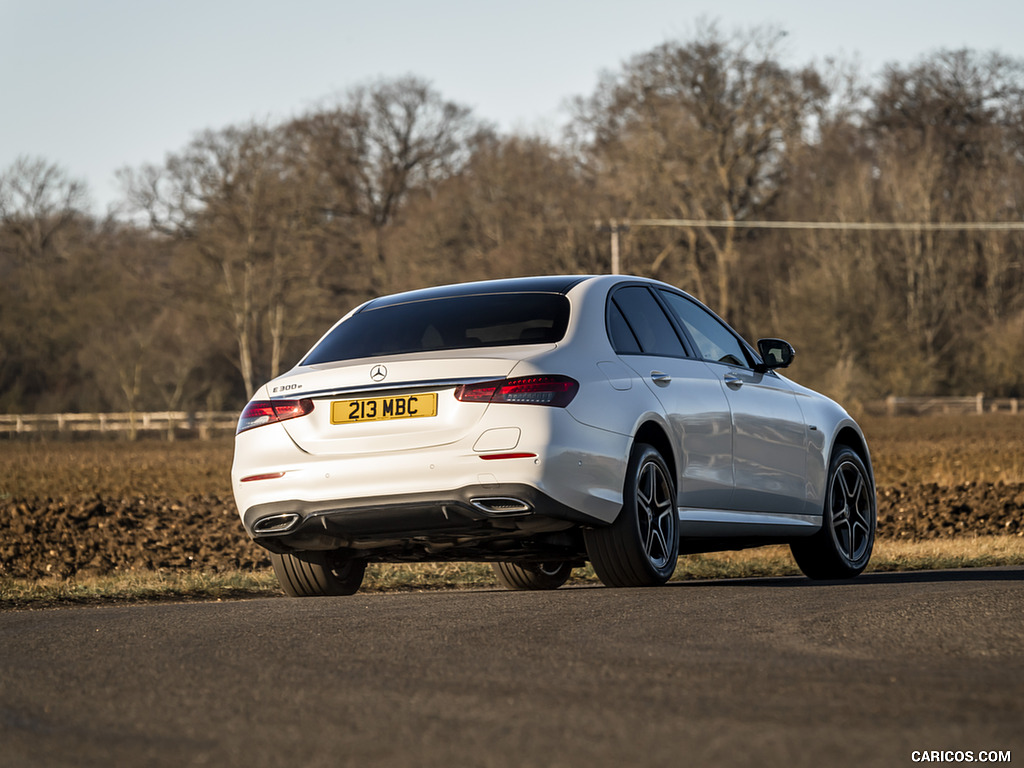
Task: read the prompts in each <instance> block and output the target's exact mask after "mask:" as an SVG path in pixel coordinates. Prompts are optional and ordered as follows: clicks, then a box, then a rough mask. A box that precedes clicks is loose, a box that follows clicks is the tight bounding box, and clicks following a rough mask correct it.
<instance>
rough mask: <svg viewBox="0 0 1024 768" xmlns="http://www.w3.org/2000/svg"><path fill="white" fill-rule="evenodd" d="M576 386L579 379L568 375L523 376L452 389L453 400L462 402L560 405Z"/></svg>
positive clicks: (567, 402) (568, 400)
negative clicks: (453, 391)
mask: <svg viewBox="0 0 1024 768" xmlns="http://www.w3.org/2000/svg"><path fill="white" fill-rule="evenodd" d="M579 389H580V385H579V382H578V381H576V380H575V379H570V378H569V377H568V376H523V377H521V378H518V379H499V380H497V381H481V382H479V383H477V384H463V385H462V386H460V387H458V388H457V389H456V390H455V399H456V400H460V401H462V402H464V403H520V404H523V405H553V406H556V407H558V408H564V407H565V406H567V405H568V404H569V403H571V402H572V399H573V398H574V397H576V393H577V392H578V391H579Z"/></svg>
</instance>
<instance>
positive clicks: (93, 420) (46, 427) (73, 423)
mask: <svg viewBox="0 0 1024 768" xmlns="http://www.w3.org/2000/svg"><path fill="white" fill-rule="evenodd" d="M237 423H238V412H237V411H196V412H187V411H159V412H154V413H32V414H0V435H17V434H31V433H56V434H72V433H104V432H109V433H116V434H121V435H123V436H127V437H135V436H136V435H138V434H140V433H143V432H147V433H157V432H162V433H163V434H164V435H166V436H168V437H174V436H176V435H179V434H186V435H193V436H196V437H199V438H202V439H204V440H205V439H207V438H210V437H212V436H213V435H215V434H231V433H232V432H234V430H235V425H236V424H237Z"/></svg>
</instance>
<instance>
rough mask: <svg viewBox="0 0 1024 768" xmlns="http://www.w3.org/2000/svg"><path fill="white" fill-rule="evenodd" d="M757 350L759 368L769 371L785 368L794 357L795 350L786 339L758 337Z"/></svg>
mask: <svg viewBox="0 0 1024 768" xmlns="http://www.w3.org/2000/svg"><path fill="white" fill-rule="evenodd" d="M757 351H758V352H760V353H761V360H762V361H763V362H762V363H761V365H759V366H758V368H759V370H761V371H762V372H763V371H771V370H774V369H775V368H786V367H788V366H789V364H790V363H792V362H793V358H794V357H796V350H795V349H793V345H792V344H790V343H789V342H788V341H783V340H782V339H758V342H757Z"/></svg>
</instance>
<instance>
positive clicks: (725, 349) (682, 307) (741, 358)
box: [661, 291, 750, 368]
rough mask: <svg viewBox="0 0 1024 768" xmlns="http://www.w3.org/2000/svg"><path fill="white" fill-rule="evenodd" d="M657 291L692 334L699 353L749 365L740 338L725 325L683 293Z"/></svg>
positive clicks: (708, 359)
mask: <svg viewBox="0 0 1024 768" xmlns="http://www.w3.org/2000/svg"><path fill="white" fill-rule="evenodd" d="M661 295H662V296H663V297H664V299H665V302H666V303H667V304H668V305H669V307H670V308H671V309H672V311H673V312H674V313H675V315H676V317H677V318H678V319H679V322H680V323H682V324H683V326H684V327H685V328H686V330H687V331H689V333H690V336H692V337H693V343H694V344H696V345H697V351H698V352H700V356H701V357H703V358H704V359H705V360H707V361H708V362H712V363H725V364H726V365H739V366H743V367H744V368H749V367H750V360H749V358H748V356H747V353H746V351H745V350H744V348H743V344H742V342H741V341H740V340H739V339H738V338H737V337H736V335H735V334H733V332H732V331H731V330H730V329H729V327H728V326H727V325H725V324H724V323H722V321H720V320H719V319H718V318H717V317H715V316H714V315H712V314H711V313H710V312H708V311H707V310H706V309H704V307H702V306H700V305H699V304H697V303H696V302H693V301H690V300H689V299H688V298H686V297H685V296H681V295H679V294H678V293H671V292H669V291H662V292H661Z"/></svg>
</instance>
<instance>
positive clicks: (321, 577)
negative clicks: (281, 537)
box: [270, 551, 366, 597]
mask: <svg viewBox="0 0 1024 768" xmlns="http://www.w3.org/2000/svg"><path fill="white" fill-rule="evenodd" d="M270 562H271V563H273V565H274V573H275V574H277V580H278V581H279V582H280V583H281V588H282V589H283V590H284V593H285V594H286V595H288V596H289V597H326V596H328V595H354V594H355V593H356V592H357V591H358V590H359V587H360V585H361V584H362V583H363V574H364V573H365V572H366V561H365V560H359V559H356V558H352V557H347V556H345V555H343V554H341V553H340V552H337V551H316V552H292V553H290V554H285V555H279V554H276V553H271V555H270Z"/></svg>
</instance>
